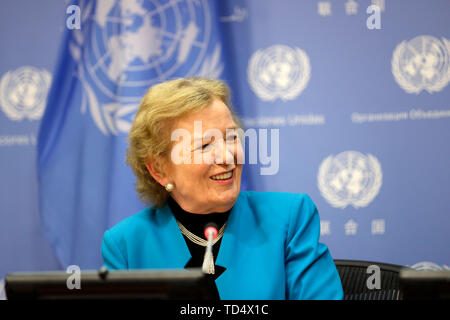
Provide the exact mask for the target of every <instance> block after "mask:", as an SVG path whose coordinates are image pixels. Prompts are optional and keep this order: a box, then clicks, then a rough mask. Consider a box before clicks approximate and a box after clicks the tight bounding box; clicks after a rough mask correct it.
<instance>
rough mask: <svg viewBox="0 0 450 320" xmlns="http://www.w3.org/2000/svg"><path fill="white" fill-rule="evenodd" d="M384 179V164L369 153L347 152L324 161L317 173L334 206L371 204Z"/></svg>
mask: <svg viewBox="0 0 450 320" xmlns="http://www.w3.org/2000/svg"><path fill="white" fill-rule="evenodd" d="M382 181H383V174H382V172H381V165H380V163H379V162H378V160H377V159H376V158H375V157H374V156H372V155H370V154H368V155H367V156H365V155H363V154H362V153H360V152H357V151H345V152H342V153H339V154H338V155H336V156H329V157H327V158H326V159H325V160H323V161H322V163H321V164H320V167H319V173H318V176H317V185H318V187H319V190H320V193H321V194H322V196H323V197H324V198H325V200H327V201H328V203H330V204H331V205H332V206H333V207H335V208H341V209H344V208H345V207H347V206H348V205H352V206H353V207H354V208H360V207H365V206H367V205H368V204H369V203H370V202H371V201H372V200H373V199H374V198H375V196H376V195H377V194H378V192H379V191H380V187H381V184H382Z"/></svg>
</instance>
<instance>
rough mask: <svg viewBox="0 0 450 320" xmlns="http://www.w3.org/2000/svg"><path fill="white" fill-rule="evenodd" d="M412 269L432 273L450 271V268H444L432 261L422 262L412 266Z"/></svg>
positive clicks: (444, 266)
mask: <svg viewBox="0 0 450 320" xmlns="http://www.w3.org/2000/svg"><path fill="white" fill-rule="evenodd" d="M411 268H413V269H416V270H419V271H423V270H430V271H440V270H450V267H449V266H446V265H443V266H442V267H441V266H440V265H438V264H436V263H434V262H430V261H421V262H418V263H416V264H414V265H412V266H411Z"/></svg>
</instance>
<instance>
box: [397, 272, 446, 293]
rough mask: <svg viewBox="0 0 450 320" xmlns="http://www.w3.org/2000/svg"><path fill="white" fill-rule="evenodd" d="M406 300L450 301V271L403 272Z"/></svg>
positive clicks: (402, 281) (401, 276)
mask: <svg viewBox="0 0 450 320" xmlns="http://www.w3.org/2000/svg"><path fill="white" fill-rule="evenodd" d="M399 285H400V290H401V291H402V293H403V299H404V300H450V270H447V271H446V270H433V271H431V270H411V269H408V270H406V269H405V270H401V271H400V274H399Z"/></svg>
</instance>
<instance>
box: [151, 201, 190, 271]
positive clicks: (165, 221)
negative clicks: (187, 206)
mask: <svg viewBox="0 0 450 320" xmlns="http://www.w3.org/2000/svg"><path fill="white" fill-rule="evenodd" d="M155 214H156V220H157V224H158V225H159V227H158V228H157V230H158V233H159V237H158V238H159V239H158V240H159V241H163V242H164V243H165V244H166V245H165V246H164V251H165V253H164V260H165V261H164V265H166V266H167V268H176V269H183V268H184V267H185V265H186V264H187V263H188V261H189V260H190V259H191V257H192V256H191V253H190V252H189V248H188V246H187V244H186V241H185V240H184V237H183V235H182V233H181V231H180V228H179V227H178V224H177V222H176V220H175V217H174V215H173V213H172V211H171V210H170V208H169V206H168V205H167V204H166V205H165V206H164V207H162V208H161V209H158V210H157V212H155Z"/></svg>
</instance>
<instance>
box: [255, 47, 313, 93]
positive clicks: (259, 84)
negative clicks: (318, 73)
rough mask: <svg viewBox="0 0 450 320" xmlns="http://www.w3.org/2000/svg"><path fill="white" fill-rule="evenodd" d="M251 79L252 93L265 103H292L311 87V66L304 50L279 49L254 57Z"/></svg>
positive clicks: (262, 52) (268, 50) (272, 49)
mask: <svg viewBox="0 0 450 320" xmlns="http://www.w3.org/2000/svg"><path fill="white" fill-rule="evenodd" d="M247 76H248V82H249V83H250V86H251V88H252V90H253V91H254V92H255V94H256V95H257V96H258V97H259V98H261V99H262V100H265V101H274V100H275V99H277V98H280V99H281V100H283V101H285V100H292V99H294V98H295V97H297V96H298V95H299V94H300V93H301V92H302V91H303V90H304V89H305V87H306V85H307V84H308V81H309V78H310V76H311V66H310V63H309V58H308V55H307V54H306V53H305V52H304V51H303V50H301V49H299V48H290V47H287V46H282V45H275V46H271V47H269V48H267V49H265V50H258V51H256V52H255V53H254V54H253V55H252V57H251V58H250V61H249V64H248V69H247Z"/></svg>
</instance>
